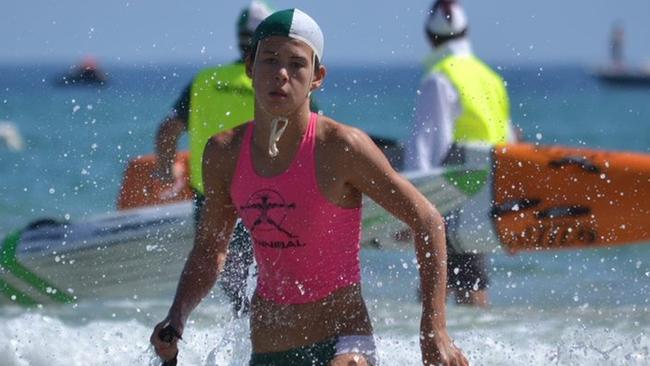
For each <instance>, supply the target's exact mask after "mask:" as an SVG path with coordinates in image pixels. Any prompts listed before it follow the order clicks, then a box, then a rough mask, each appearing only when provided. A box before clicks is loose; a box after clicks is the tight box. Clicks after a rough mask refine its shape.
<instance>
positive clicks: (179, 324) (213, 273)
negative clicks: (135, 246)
mask: <svg viewBox="0 0 650 366" xmlns="http://www.w3.org/2000/svg"><path fill="white" fill-rule="evenodd" d="M220 145H222V146H220ZM223 145H224V144H223V143H219V142H217V140H216V139H211V140H210V141H209V142H208V144H207V145H206V148H205V152H204V154H203V172H204V174H203V181H204V182H206V184H205V203H204V205H203V208H202V211H201V215H200V221H199V223H198V225H197V232H196V235H195V239H194V246H193V248H192V250H191V251H190V254H189V256H188V258H187V261H186V262H185V267H184V268H183V272H182V274H181V277H180V280H179V282H178V287H177V289H176V295H175V296H174V301H173V303H172V306H171V308H170V309H169V313H168V315H167V318H166V319H165V320H163V321H162V322H161V323H159V324H158V325H157V326H156V328H155V329H154V332H153V334H152V335H151V342H152V343H153V345H154V347H155V348H156V352H158V354H159V355H160V356H161V357H162V358H164V359H171V358H173V357H174V355H175V354H176V353H177V347H176V340H174V341H173V342H171V343H165V342H162V341H160V340H159V339H158V334H159V332H160V330H161V329H162V328H163V327H164V326H166V325H171V326H172V327H174V328H175V329H176V330H177V331H178V332H179V333H180V334H182V333H183V329H184V326H185V323H186V322H187V319H188V317H189V315H190V313H191V312H192V310H194V308H196V306H198V304H199V303H200V302H201V300H202V299H203V298H204V297H205V296H206V295H207V294H208V292H209V291H210V290H211V289H212V287H213V286H214V284H215V282H216V280H217V277H218V275H219V273H220V272H221V270H222V269H223V266H224V263H225V260H226V255H227V248H228V241H229V239H230V236H231V234H232V230H233V227H234V224H235V221H236V219H237V214H236V212H235V208H234V206H233V204H232V202H231V199H230V193H229V186H230V180H231V177H232V165H233V163H232V160H233V159H232V153H231V152H229V151H226V150H225V149H224V148H223Z"/></svg>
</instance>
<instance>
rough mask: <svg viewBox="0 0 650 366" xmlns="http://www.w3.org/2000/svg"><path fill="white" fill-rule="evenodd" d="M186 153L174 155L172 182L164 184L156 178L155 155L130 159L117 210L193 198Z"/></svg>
mask: <svg viewBox="0 0 650 366" xmlns="http://www.w3.org/2000/svg"><path fill="white" fill-rule="evenodd" d="M188 155H189V154H188V153H187V152H180V153H178V154H176V162H175V164H174V169H173V173H174V179H175V182H174V184H171V185H164V184H162V183H161V182H160V181H159V180H157V179H156V178H155V175H154V171H155V168H156V157H155V155H153V154H151V155H145V156H142V157H139V158H137V159H134V160H131V161H130V162H129V165H128V166H127V168H126V172H125V173H124V178H123V181H122V188H121V189H120V194H119V197H118V199H117V209H118V210H124V209H128V208H136V207H143V206H153V205H159V204H165V203H172V202H179V201H184V200H189V199H191V198H192V190H191V189H190V184H189V163H188Z"/></svg>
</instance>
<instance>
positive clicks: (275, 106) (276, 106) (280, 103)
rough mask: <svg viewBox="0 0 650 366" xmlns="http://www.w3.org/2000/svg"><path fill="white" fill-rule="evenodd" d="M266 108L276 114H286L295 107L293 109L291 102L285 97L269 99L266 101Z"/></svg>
mask: <svg viewBox="0 0 650 366" xmlns="http://www.w3.org/2000/svg"><path fill="white" fill-rule="evenodd" d="M264 109H265V110H266V111H267V112H268V113H270V114H272V115H274V116H284V115H287V114H288V113H289V112H290V111H292V110H294V109H295V108H293V109H292V108H291V105H290V103H288V100H284V99H283V100H274V101H268V102H267V103H265V105H264Z"/></svg>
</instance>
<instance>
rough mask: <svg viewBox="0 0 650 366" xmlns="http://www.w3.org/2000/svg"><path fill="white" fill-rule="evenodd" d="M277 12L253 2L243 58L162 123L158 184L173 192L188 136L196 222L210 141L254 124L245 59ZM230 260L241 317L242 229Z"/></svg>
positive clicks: (185, 97)
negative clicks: (175, 166) (256, 34)
mask: <svg viewBox="0 0 650 366" xmlns="http://www.w3.org/2000/svg"><path fill="white" fill-rule="evenodd" d="M271 13H272V10H271V9H270V8H269V7H268V5H266V4H265V3H263V2H261V1H253V2H251V4H250V6H249V7H247V8H245V9H243V10H242V11H241V13H240V16H239V18H238V21H237V35H238V44H239V52H240V59H239V60H237V61H235V62H233V63H231V64H227V65H223V66H214V67H208V68H205V69H203V70H201V71H199V72H198V73H197V74H196V76H195V77H194V79H193V80H192V82H191V83H190V85H188V86H187V87H186V88H185V89H184V90H183V92H182V94H181V95H180V97H179V99H178V100H177V101H176V103H175V104H174V107H173V108H172V110H171V111H170V113H169V114H168V115H167V117H166V118H165V119H164V120H163V121H162V123H161V124H160V127H159V129H158V133H157V135H156V154H157V157H158V159H157V171H156V175H157V179H159V180H161V181H162V182H163V183H165V184H168V185H169V186H170V187H171V186H172V185H173V183H174V177H173V174H172V166H173V162H174V160H175V156H176V152H177V144H178V139H179V137H180V136H181V134H182V133H183V132H187V133H188V143H189V149H190V184H191V186H192V190H193V191H194V195H195V199H194V216H195V217H194V218H195V222H198V215H199V214H200V210H201V207H202V204H203V201H204V195H203V182H202V179H201V177H202V163H201V157H202V156H203V150H204V148H205V144H206V142H207V141H208V139H209V138H210V137H211V136H212V135H214V134H217V133H219V132H222V131H225V130H230V129H232V128H233V127H236V126H239V125H241V124H244V123H245V122H247V121H250V120H252V119H253V107H254V103H255V100H254V97H253V88H252V85H251V80H250V78H249V77H248V76H247V75H246V69H245V65H244V60H245V58H246V55H247V54H248V52H249V50H250V41H251V38H252V36H253V33H254V32H255V28H257V26H258V25H259V24H260V23H261V22H262V20H264V18H266V17H267V16H268V15H270V14H271ZM229 252H230V255H229V256H228V260H227V263H226V266H225V268H224V273H223V274H222V276H221V280H220V285H221V287H222V288H223V289H224V291H225V292H226V295H228V297H229V298H230V300H231V302H232V303H233V308H234V311H235V314H236V315H242V314H245V313H246V312H247V311H248V299H247V297H246V296H245V292H246V278H247V277H248V268H249V267H250V265H251V264H252V262H253V257H252V253H251V241H250V236H249V234H248V232H247V231H246V229H245V228H244V226H243V225H242V224H241V223H238V224H237V227H236V228H235V232H234V233H233V237H232V241H231V242H230V245H229Z"/></svg>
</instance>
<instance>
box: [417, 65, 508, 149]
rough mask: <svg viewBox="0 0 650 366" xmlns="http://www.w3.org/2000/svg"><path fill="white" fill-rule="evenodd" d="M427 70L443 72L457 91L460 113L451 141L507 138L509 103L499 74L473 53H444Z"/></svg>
mask: <svg viewBox="0 0 650 366" xmlns="http://www.w3.org/2000/svg"><path fill="white" fill-rule="evenodd" d="M430 72H437V73H441V74H443V75H445V76H446V77H447V78H448V79H449V81H450V82H451V83H452V85H453V86H454V87H455V89H456V91H457V92H458V97H459V99H460V103H461V107H462V112H461V114H460V116H459V117H458V118H457V119H456V122H455V125H454V130H453V139H454V142H456V143H464V142H481V143H488V144H497V143H504V142H506V141H508V139H509V134H510V126H509V123H510V116H509V108H510V106H509V101H508V97H507V93H506V90H505V86H504V84H503V80H502V79H501V77H499V76H498V75H497V74H496V73H494V71H492V70H491V69H490V68H489V67H487V66H486V65H485V64H484V63H483V62H481V61H480V60H478V59H477V58H476V57H474V56H472V55H449V56H446V57H445V58H443V59H442V60H440V61H439V62H438V63H436V64H435V65H434V66H433V67H432V68H431V69H430Z"/></svg>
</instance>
